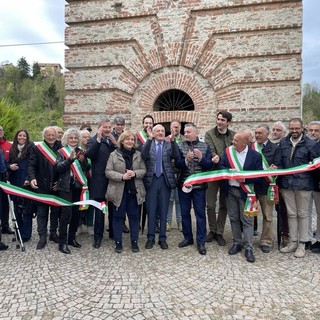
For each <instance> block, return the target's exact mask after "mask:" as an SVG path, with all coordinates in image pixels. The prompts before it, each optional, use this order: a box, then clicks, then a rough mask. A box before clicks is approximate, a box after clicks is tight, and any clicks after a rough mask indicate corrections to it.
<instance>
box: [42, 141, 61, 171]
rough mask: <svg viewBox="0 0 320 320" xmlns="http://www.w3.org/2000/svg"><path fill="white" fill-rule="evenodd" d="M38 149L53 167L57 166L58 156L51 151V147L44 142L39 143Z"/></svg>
mask: <svg viewBox="0 0 320 320" xmlns="http://www.w3.org/2000/svg"><path fill="white" fill-rule="evenodd" d="M37 148H38V150H39V151H40V152H41V153H42V154H43V156H44V157H45V158H46V159H47V160H48V161H49V162H50V163H51V164H52V165H53V166H55V165H56V159H57V155H56V154H55V153H54V152H53V151H52V150H51V149H50V147H49V146H48V145H47V144H46V143H45V142H44V141H42V142H40V143H38V144H37Z"/></svg>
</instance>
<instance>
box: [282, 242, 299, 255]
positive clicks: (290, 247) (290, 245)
mask: <svg viewBox="0 0 320 320" xmlns="http://www.w3.org/2000/svg"><path fill="white" fill-rule="evenodd" d="M297 248H298V242H291V241H290V242H289V243H288V245H287V246H286V247H284V248H282V249H281V250H280V252H282V253H289V252H294V251H296V250H297Z"/></svg>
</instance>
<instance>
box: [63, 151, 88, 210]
mask: <svg viewBox="0 0 320 320" xmlns="http://www.w3.org/2000/svg"><path fill="white" fill-rule="evenodd" d="M60 152H61V153H62V154H63V156H64V157H65V158H66V159H67V158H70V155H71V152H72V151H71V149H70V148H69V147H68V146H65V147H63V148H61V149H60ZM70 168H71V170H72V173H73V176H74V178H75V179H77V180H78V181H79V182H80V183H81V185H82V190H81V194H80V201H85V200H89V189H88V179H87V177H86V175H85V173H84V172H83V170H82V168H81V164H80V162H79V160H78V159H75V160H74V161H73V163H72V164H71V165H70ZM79 209H80V210H86V209H88V206H83V205H81V206H80V208H79Z"/></svg>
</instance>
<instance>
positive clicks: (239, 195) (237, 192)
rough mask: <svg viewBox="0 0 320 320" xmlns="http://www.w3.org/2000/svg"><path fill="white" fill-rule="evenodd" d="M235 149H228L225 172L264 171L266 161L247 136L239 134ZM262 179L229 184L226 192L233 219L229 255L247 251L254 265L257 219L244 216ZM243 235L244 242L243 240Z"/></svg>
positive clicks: (231, 220)
mask: <svg viewBox="0 0 320 320" xmlns="http://www.w3.org/2000/svg"><path fill="white" fill-rule="evenodd" d="M232 143H233V146H230V147H228V148H226V150H225V151H224V154H223V156H222V158H221V161H220V165H221V168H225V169H230V168H231V169H236V170H262V157H261V155H260V154H259V153H258V152H257V151H254V150H253V149H251V148H249V144H250V137H249V135H248V134H247V133H246V132H244V131H240V132H237V133H236V134H235V136H234V138H233V141H232ZM260 180H261V179H260V178H251V179H250V178H249V179H238V180H226V181H224V191H225V192H226V196H227V198H228V199H227V210H228V216H229V219H230V224H231V230H232V237H233V246H232V247H231V248H230V249H229V252H228V253H229V254H230V255H234V254H237V253H238V252H240V251H241V250H242V246H244V248H245V256H246V259H247V261H248V262H254V261H255V257H254V255H253V218H252V217H250V216H247V215H245V214H244V206H245V201H246V199H247V194H248V193H249V190H251V192H252V191H253V190H252V189H253V185H256V184H258V183H260ZM242 234H243V239H242Z"/></svg>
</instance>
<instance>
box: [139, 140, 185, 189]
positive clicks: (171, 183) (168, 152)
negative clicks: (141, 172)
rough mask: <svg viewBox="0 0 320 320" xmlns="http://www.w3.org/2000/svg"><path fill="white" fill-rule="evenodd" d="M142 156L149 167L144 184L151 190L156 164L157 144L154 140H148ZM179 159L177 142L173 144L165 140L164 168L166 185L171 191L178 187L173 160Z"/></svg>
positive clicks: (163, 149) (163, 152) (163, 150)
mask: <svg viewBox="0 0 320 320" xmlns="http://www.w3.org/2000/svg"><path fill="white" fill-rule="evenodd" d="M141 155H142V159H143V160H144V162H145V164H146V167H147V173H146V175H145V177H144V179H143V182H144V185H145V187H146V189H149V188H150V186H151V183H152V179H153V176H154V167H155V164H156V144H155V140H154V139H152V140H150V139H148V141H147V142H146V143H145V144H144V145H143V148H142V152H141ZM178 158H179V148H178V145H177V143H176V142H175V141H173V142H171V141H167V140H164V141H163V148H162V168H163V174H164V178H165V181H166V184H167V186H168V187H169V188H170V189H174V188H175V187H176V177H175V173H174V169H173V167H172V163H171V160H172V159H175V160H177V159H178Z"/></svg>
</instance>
